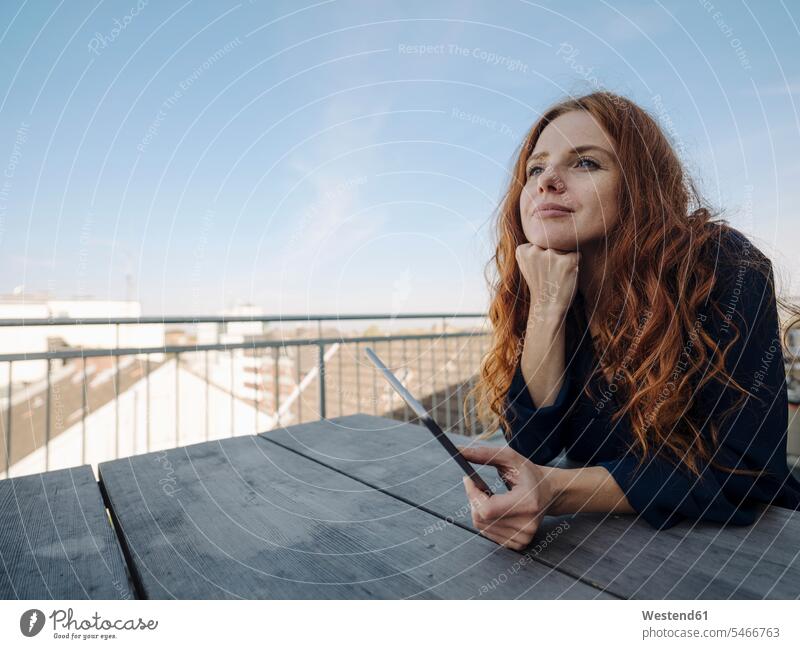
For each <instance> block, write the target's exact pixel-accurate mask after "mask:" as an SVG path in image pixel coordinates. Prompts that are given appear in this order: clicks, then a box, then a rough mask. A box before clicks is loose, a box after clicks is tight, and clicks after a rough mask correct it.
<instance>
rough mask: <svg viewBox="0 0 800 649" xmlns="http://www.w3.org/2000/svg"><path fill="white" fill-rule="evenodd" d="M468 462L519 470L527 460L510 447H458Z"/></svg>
mask: <svg viewBox="0 0 800 649" xmlns="http://www.w3.org/2000/svg"><path fill="white" fill-rule="evenodd" d="M456 448H457V449H458V450H459V452H460V453H461V455H463V456H464V459H466V460H467V461H468V462H475V463H476V464H490V465H492V466H501V467H506V468H507V469H509V470H512V469H517V468H518V467H519V466H520V465H521V464H522V462H524V461H525V458H524V457H522V456H521V455H520V454H519V453H517V452H516V451H515V450H514V449H513V448H511V447H510V446H456Z"/></svg>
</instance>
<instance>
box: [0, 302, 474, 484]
mask: <svg viewBox="0 0 800 649" xmlns="http://www.w3.org/2000/svg"><path fill="white" fill-rule="evenodd" d="M400 319H403V320H410V319H419V320H433V321H441V323H442V326H441V331H440V332H434V333H423V334H402V335H381V336H348V337H341V336H338V337H334V336H327V337H323V336H322V335H321V334H322V324H323V322H326V321H336V322H342V321H346V320H347V321H349V320H372V321H380V320H400ZM453 319H458V320H464V321H466V320H469V319H474V320H478V321H479V322H480V323H485V316H484V314H480V313H474V314H473V313H467V314H453V315H451V314H441V313H434V314H431V313H415V314H401V315H387V314H359V315H348V316H324V315H319V316H317V315H314V316H290V317H286V316H283V317H276V316H231V317H228V316H208V317H191V318H189V317H178V316H175V317H163V318H153V317H146V318H113V319H106V318H47V319H35V320H31V319H14V320H3V321H0V327H26V328H27V327H41V326H59V327H77V326H83V327H87V326H88V327H91V326H101V325H104V326H106V327H108V326H109V325H111V326H113V327H114V328H115V330H116V334H115V337H114V338H115V341H116V343H117V345H116V346H114V347H109V348H93V349H88V348H81V349H74V348H72V349H58V350H51V351H36V352H24V351H20V352H17V353H10V354H0V363H7V372H6V373H4V374H5V377H6V380H7V385H6V386H4V387H5V392H6V394H5V395H4V396H5V399H3V400H4V401H5V409H4V412H3V413H2V417H0V424H2V428H3V440H4V445H3V448H2V449H0V453H1V454H0V458H1V459H0V469H2V470H3V475H2V477H9V476H13V475H24V474H26V473H35V472H39V471H42V470H45V471H46V470H51V469H54V468H64V467H66V466H74V465H77V464H86V463H90V464H92V465H93V466H95V467H96V464H97V463H98V462H101V461H105V460H109V459H117V458H118V457H126V456H128V455H134V454H138V453H145V452H150V451H153V450H161V449H164V448H170V447H176V446H183V445H186V444H190V443H194V442H200V441H207V440H209V439H216V438H219V437H223V436H234V435H244V434H252V433H254V432H263V431H267V430H270V429H272V428H275V427H278V426H285V425H293V424H297V423H302V422H304V421H312V420H317V419H324V418H329V417H332V416H342V415H347V414H354V413H356V412H370V413H371V414H375V415H383V416H386V417H389V418H393V419H398V420H402V421H411V420H415V419H416V416H415V415H414V413H413V412H411V411H410V410H409V409H408V408H407V407H406V405H405V403H404V402H402V399H400V398H399V397H398V396H397V395H396V394H394V393H393V391H392V390H391V388H390V387H389V386H388V385H387V384H386V383H385V382H384V381H383V380H382V379H381V378H380V377H378V376H377V372H376V371H375V370H374V367H373V366H372V364H371V363H369V362H368V361H367V359H366V357H365V355H364V353H363V346H365V345H369V346H371V347H373V348H374V349H375V351H376V352H377V353H378V354H379V355H380V356H381V357H382V358H383V360H384V361H385V362H386V364H387V365H388V366H389V367H390V368H391V369H392V370H393V371H394V372H395V373H396V374H397V375H398V376H399V377H400V378H401V380H403V382H404V383H405V384H406V385H407V386H408V387H409V389H410V390H411V391H412V393H414V394H415V395H416V396H417V397H418V398H420V400H421V401H423V403H424V404H425V406H426V408H427V409H428V410H429V411H430V412H431V413H432V414H433V416H434V417H435V418H436V419H437V421H439V423H440V424H441V425H442V427H443V428H444V429H445V430H449V431H452V432H459V433H467V432H471V431H478V430H480V428H479V425H478V422H477V420H476V418H475V416H474V412H475V411H474V404H472V407H471V408H468V409H467V410H466V411H465V410H464V408H463V407H462V402H463V397H464V395H465V394H466V391H467V390H468V389H469V388H471V387H472V385H474V380H475V374H476V372H477V369H478V366H479V363H480V359H481V358H482V356H483V355H484V354H485V353H486V351H487V344H488V332H487V331H486V330H484V329H478V328H468V329H467V330H462V331H450V332H448V331H447V321H449V320H453ZM301 321H302V322H309V321H311V322H316V323H317V332H318V334H320V335H319V336H318V337H316V338H300V339H280V340H277V339H266V338H263V337H260V335H259V334H256V335H255V336H252V335H249V339H247V340H244V341H242V342H215V343H208V344H205V343H204V344H191V345H172V344H166V345H163V346H149V347H132V346H126V347H120V346H119V342H120V328H126V327H130V326H136V325H151V326H152V325H156V324H169V325H181V324H182V325H189V326H196V325H202V324H208V323H215V324H217V326H218V329H217V339H218V340H219V338H220V337H221V336H223V335H225V332H224V331H223V328H224V327H226V326H227V325H228V324H230V323H242V322H261V323H270V322H280V323H287V322H301ZM450 327H451V329H452V328H453V325H452V324H451V325H450ZM18 363H26V364H28V365H30V364H31V363H42V364H43V365H44V367H43V368H42V373H43V375H44V378H43V380H41V381H38V382H37V381H33V382H29V383H27V384H20V382H19V381H17V383H16V384H15V383H14V378H15V374H14V372H15V366H16V364H18ZM0 385H2V383H0ZM467 420H469V424H470V425H469V426H468V425H467ZM248 422H249V423H248Z"/></svg>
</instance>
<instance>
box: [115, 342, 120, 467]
mask: <svg viewBox="0 0 800 649" xmlns="http://www.w3.org/2000/svg"><path fill="white" fill-rule="evenodd" d="M114 459H115V460H117V459H119V356H116V355H115V356H114Z"/></svg>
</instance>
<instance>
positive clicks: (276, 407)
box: [273, 347, 281, 427]
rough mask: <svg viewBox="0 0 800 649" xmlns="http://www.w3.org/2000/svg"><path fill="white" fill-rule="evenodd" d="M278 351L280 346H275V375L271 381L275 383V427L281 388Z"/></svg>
mask: <svg viewBox="0 0 800 649" xmlns="http://www.w3.org/2000/svg"><path fill="white" fill-rule="evenodd" d="M280 351H281V348H280V347H275V367H274V370H273V374H274V375H275V376H273V383H274V384H275V394H274V395H273V396H274V399H273V401H274V404H275V421H274V426H275V427H277V425H278V424H279V423H280V422H279V416H278V413H279V412H280V407H281V404H280V395H279V390H280V388H281V384H280V375H279V372H280Z"/></svg>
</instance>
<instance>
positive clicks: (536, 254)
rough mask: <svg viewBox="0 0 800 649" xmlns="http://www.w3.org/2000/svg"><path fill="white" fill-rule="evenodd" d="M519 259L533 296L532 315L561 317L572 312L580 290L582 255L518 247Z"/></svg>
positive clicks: (521, 245)
mask: <svg viewBox="0 0 800 649" xmlns="http://www.w3.org/2000/svg"><path fill="white" fill-rule="evenodd" d="M515 256H516V259H517V265H518V266H519V270H520V273H522V276H523V277H524V278H525V281H526V282H527V284H528V289H529V290H530V294H531V305H530V311H531V315H534V316H536V317H545V315H546V314H549V313H553V314H554V315H556V316H558V317H560V316H561V315H563V314H564V313H566V311H567V310H568V309H569V307H570V305H571V304H572V301H573V300H574V299H575V295H576V293H577V290H578V265H579V263H580V258H581V253H579V252H577V251H573V252H561V251H559V250H556V249H554V248H540V247H539V246H537V245H535V244H533V243H522V244H520V245H518V246H517V248H516V252H515Z"/></svg>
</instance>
